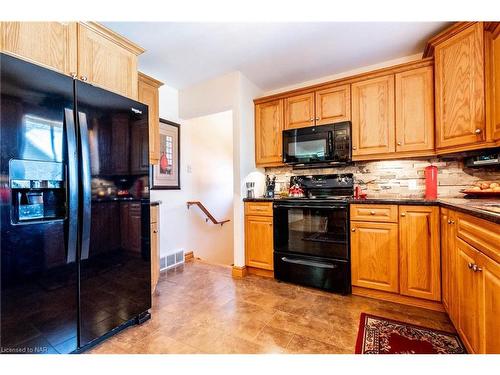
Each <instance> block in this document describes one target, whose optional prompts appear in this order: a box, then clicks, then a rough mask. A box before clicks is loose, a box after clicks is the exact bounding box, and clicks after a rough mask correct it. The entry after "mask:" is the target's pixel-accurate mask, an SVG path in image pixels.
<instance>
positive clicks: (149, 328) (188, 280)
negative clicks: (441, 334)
mask: <svg viewBox="0 0 500 375" xmlns="http://www.w3.org/2000/svg"><path fill="white" fill-rule="evenodd" d="M361 312H366V313H371V314H375V315H379V316H383V317H387V318H392V319H396V320H400V321H405V322H409V323H413V324H418V325H423V326H426V327H430V328H436V329H440V330H444V331H450V332H454V328H453V326H452V325H451V323H450V321H449V319H448V317H447V316H446V314H444V313H439V312H433V311H428V310H423V309H419V308H413V307H408V306H403V305H399V304H394V303H390V302H383V301H377V300H373V299H369V298H364V297H358V296H340V295H336V294H331V293H327V292H322V291H319V290H315V289H309V288H305V287H300V286H296V285H291V284H286V283H279V282H277V281H276V280H274V279H269V278H263V277H259V276H247V277H245V278H243V279H233V278H232V277H231V269H230V268H229V267H224V266H217V265H212V264H207V263H204V262H201V261H199V260H195V261H191V262H188V263H186V264H185V265H183V266H180V267H178V268H176V269H174V270H169V271H168V272H167V273H165V274H163V275H162V277H161V279H160V282H159V284H158V293H157V295H156V296H155V297H154V299H153V308H152V309H151V315H152V318H151V320H149V321H147V322H146V323H144V324H143V325H141V326H133V327H130V328H127V329H125V330H124V331H122V332H120V333H119V334H117V335H115V336H113V337H112V338H110V339H108V340H107V341H105V342H103V343H101V344H100V345H98V346H96V347H94V348H93V349H91V350H90V351H89V353H101V354H106V353H107V354H127V353H128V354H133V353H151V354H161V353H165V354H167V353H171V354H196V353H214V354H231V353H242V354H246V353H318V354H319V353H354V346H355V342H356V336H357V332H358V324H359V315H360V313H361Z"/></svg>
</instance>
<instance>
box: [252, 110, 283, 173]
mask: <svg viewBox="0 0 500 375" xmlns="http://www.w3.org/2000/svg"><path fill="white" fill-rule="evenodd" d="M282 132H283V101H282V100H274V101H272V102H267V103H262V104H257V105H255V164H256V165H257V166H265V165H277V164H281V163H282V160H283V159H282V144H283V137H282Z"/></svg>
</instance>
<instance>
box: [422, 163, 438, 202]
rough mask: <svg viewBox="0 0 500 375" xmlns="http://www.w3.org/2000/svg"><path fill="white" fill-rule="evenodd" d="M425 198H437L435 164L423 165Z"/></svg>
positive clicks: (436, 170)
mask: <svg viewBox="0 0 500 375" xmlns="http://www.w3.org/2000/svg"><path fill="white" fill-rule="evenodd" d="M424 176H425V199H437V185H438V181H437V180H438V169H437V167H436V166H435V165H429V166H428V167H425V171H424Z"/></svg>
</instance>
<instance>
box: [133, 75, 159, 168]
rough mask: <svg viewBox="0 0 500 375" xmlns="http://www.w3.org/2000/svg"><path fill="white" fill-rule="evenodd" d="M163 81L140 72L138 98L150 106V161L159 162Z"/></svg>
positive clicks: (152, 162)
mask: <svg viewBox="0 0 500 375" xmlns="http://www.w3.org/2000/svg"><path fill="white" fill-rule="evenodd" d="M161 85H162V83H161V82H159V81H156V80H155V79H153V78H151V77H148V76H147V75H145V74H142V73H139V87H138V99H139V101H140V102H141V103H144V104H147V106H148V118H149V121H148V122H149V162H150V163H151V164H157V163H158V161H159V160H160V123H159V121H160V120H159V119H160V114H159V107H160V104H159V100H160V95H159V92H158V89H159V87H160V86H161Z"/></svg>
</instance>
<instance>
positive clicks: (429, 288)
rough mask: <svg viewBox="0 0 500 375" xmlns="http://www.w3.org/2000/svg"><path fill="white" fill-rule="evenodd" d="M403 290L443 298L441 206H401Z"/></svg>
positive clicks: (401, 281) (400, 245) (435, 298)
mask: <svg viewBox="0 0 500 375" xmlns="http://www.w3.org/2000/svg"><path fill="white" fill-rule="evenodd" d="M399 213H400V218H399V254H400V268H399V269H400V272H399V275H400V293H401V294H403V295H406V296H410V297H418V298H424V299H428V300H432V301H440V300H441V277H440V274H441V259H440V257H441V254H440V246H439V208H438V207H430V206H399Z"/></svg>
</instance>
